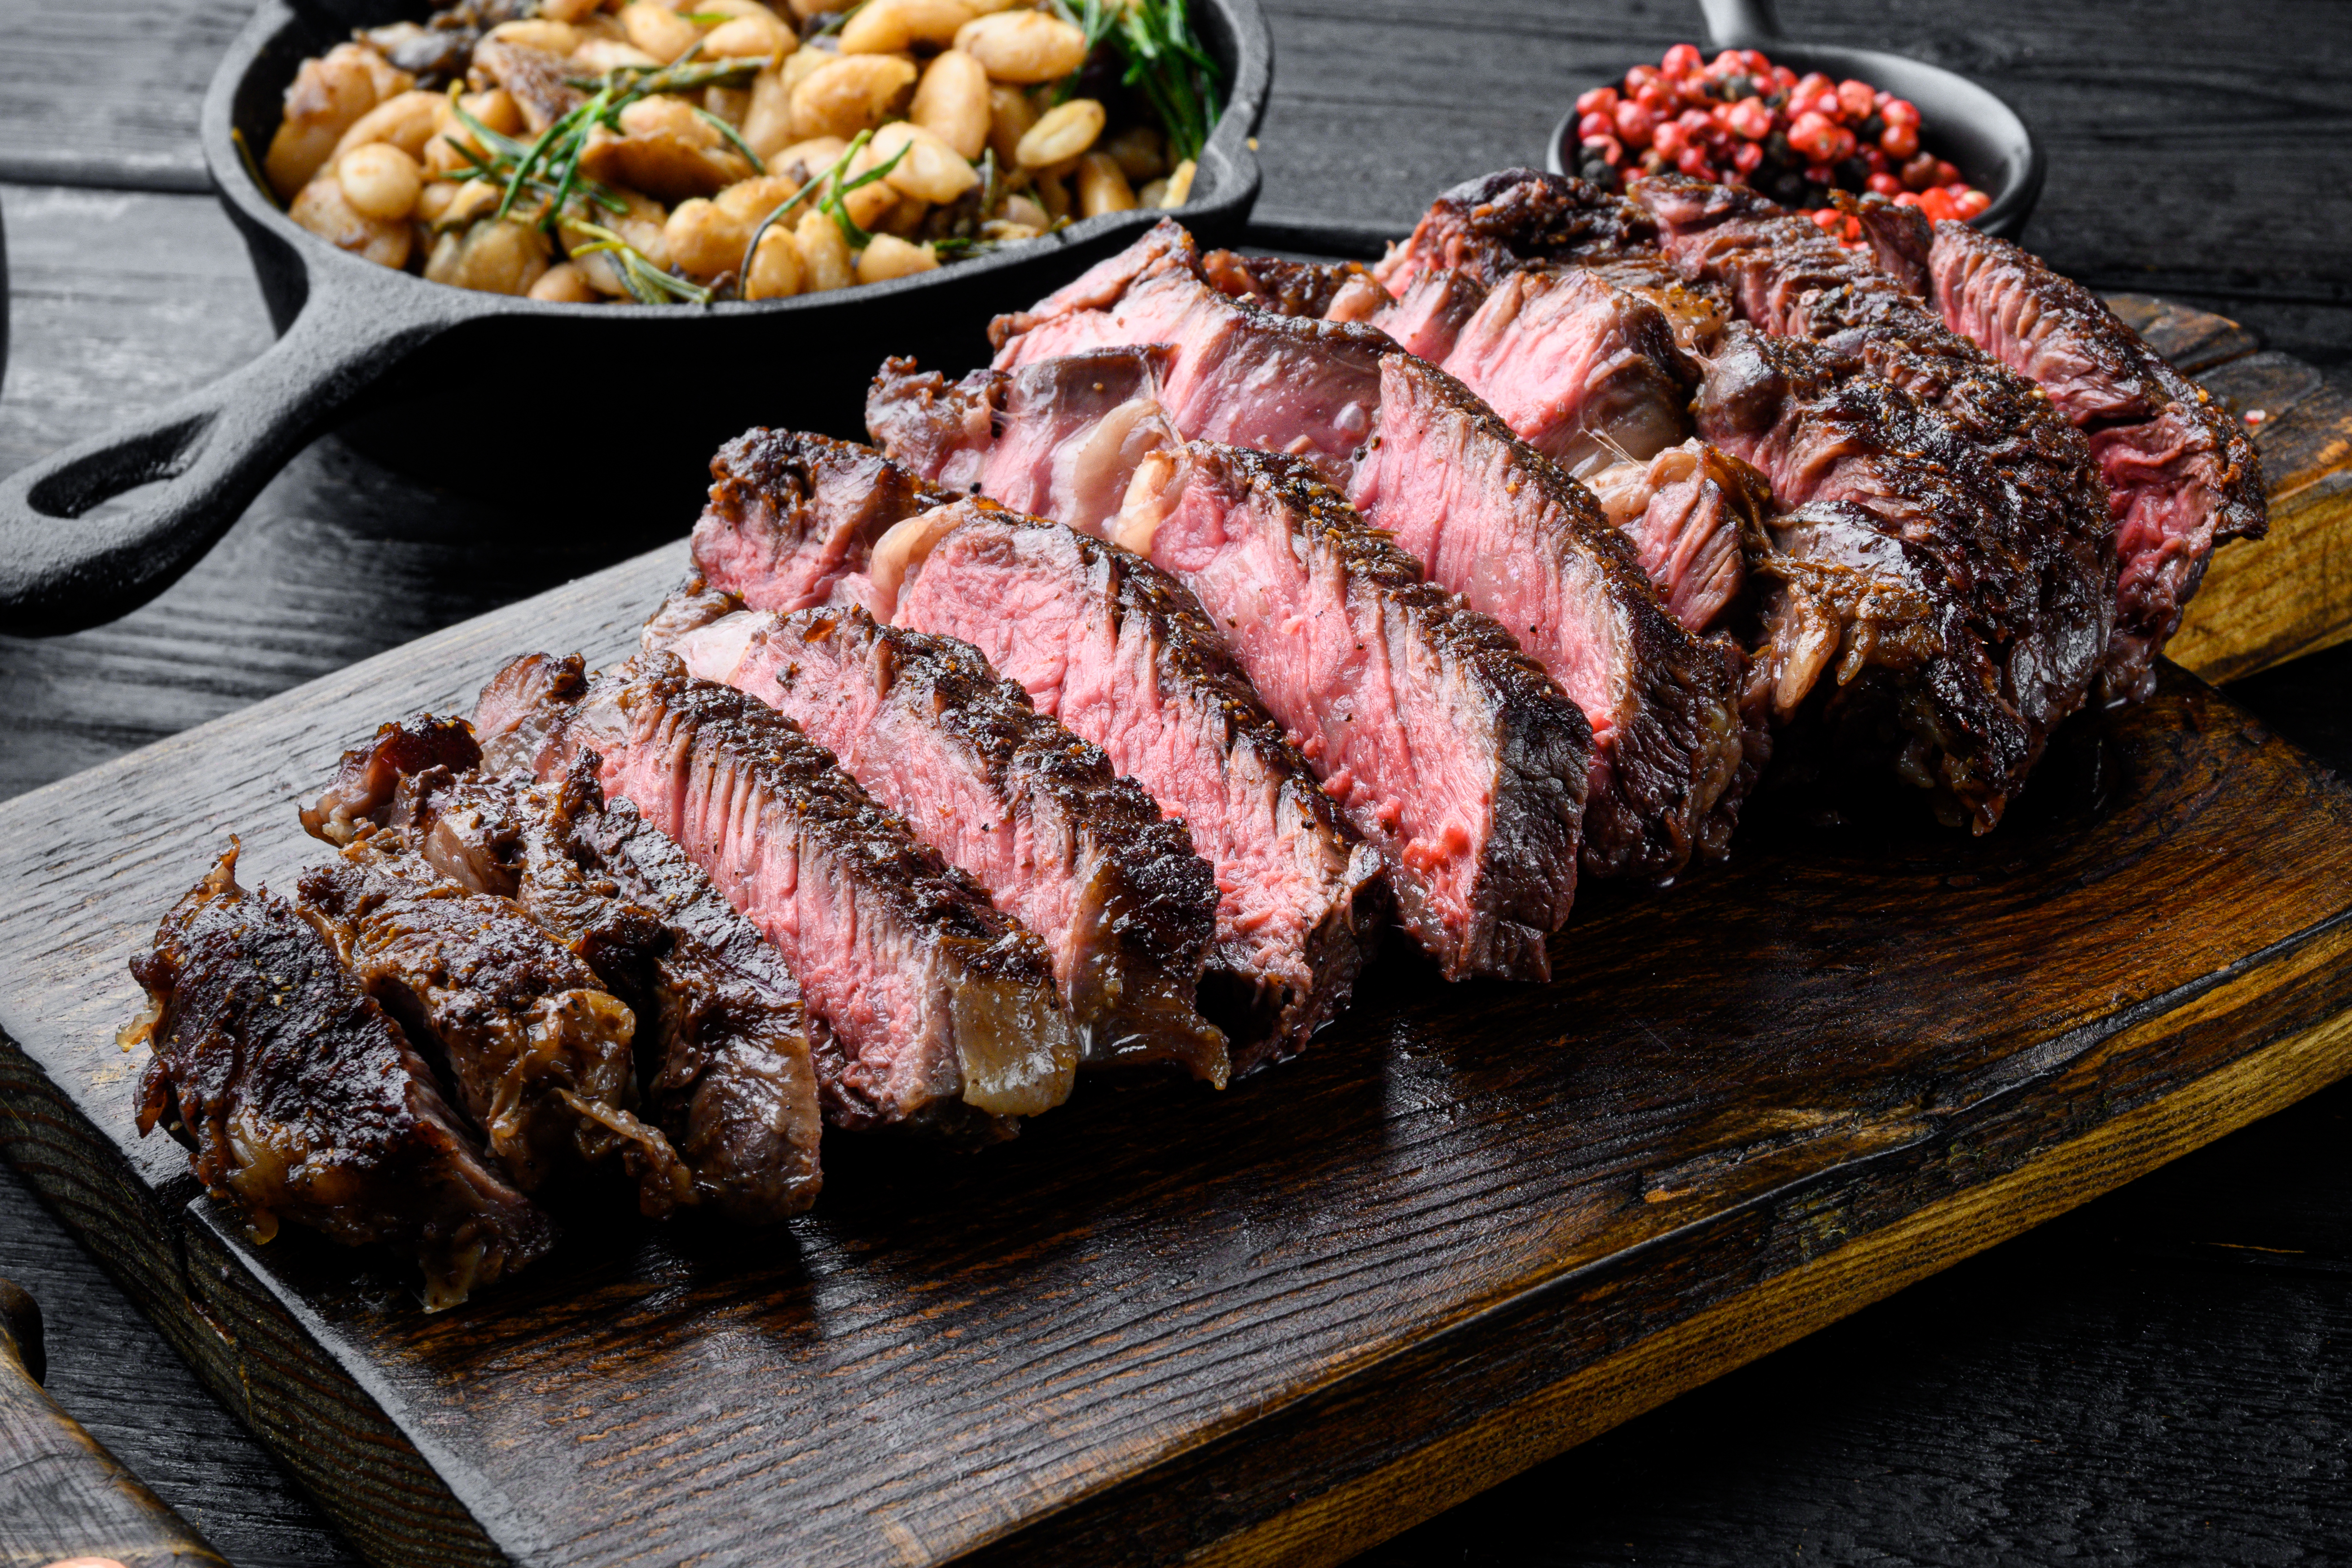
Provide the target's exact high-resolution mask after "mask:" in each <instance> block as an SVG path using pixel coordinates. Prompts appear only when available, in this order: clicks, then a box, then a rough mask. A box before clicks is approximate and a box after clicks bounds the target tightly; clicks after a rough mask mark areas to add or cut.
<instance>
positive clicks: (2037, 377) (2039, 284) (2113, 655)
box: [1929, 223, 2270, 701]
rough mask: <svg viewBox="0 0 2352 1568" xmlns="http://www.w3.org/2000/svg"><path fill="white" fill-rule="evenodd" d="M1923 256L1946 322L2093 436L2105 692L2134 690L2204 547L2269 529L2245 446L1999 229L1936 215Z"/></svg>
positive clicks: (2067, 282)
mask: <svg viewBox="0 0 2352 1568" xmlns="http://www.w3.org/2000/svg"><path fill="white" fill-rule="evenodd" d="M1929 260H1930V262H1931V265H1932V269H1933V279H1934V288H1935V299H1936V303H1937V307H1938V308H1939V309H1940V310H1942V312H1943V318H1944V321H1945V322H1946V324H1948V326H1949V327H1950V328H1951V329H1952V330H1953V331H1956V332H1960V333H1963V334H1965V335H1966V336H1967V337H1968V338H1969V339H1970V340H1971V341H1972V342H1975V343H1976V344H1977V345H1978V346H1979V347H1980V348H1982V349H1983V350H1984V351H1985V352H1986V353H1989V354H1990V355H1992V356H1993V357H1994V358H1995V359H1997V360H1999V361H2000V362H2001V363H2003V364H2005V365H2007V366H2009V367H2010V368H2011V370H2014V371H2017V372H2018V373H2020V374H2023V375H2026V376H2030V377H2031V378H2032V380H2033V381H2034V382H2035V383H2036V384H2039V385H2040V386H2041V388H2042V391H2043V392H2045V393H2047V394H2048V395H2049V397H2050V401H2051V403H2052V404H2053V405H2055V406H2056V408H2057V410H2058V412H2059V413H2060V414H2062V415H2063V416H2065V417H2066V418H2068V419H2070V420H2072V421H2073V422H2074V425H2075V426H2078V427H2079V428H2080V429H2081V430H2082V431H2083V433H2084V437H2085V438H2086V439H2087V440H2088V442H2089V445H2090V450H2091V453H2092V456H2093V457H2094V458H2096V459H2097V461H2098V465H2099V471H2100V473H2101V474H2102V475H2103V476H2104V477H2105V480H2106V485H2107V497H2108V501H2109V504H2110V505H2111V507H2112V508H2113V510H2114V514H2115V520H2116V554H2117V556H2118V558H2119V559H2120V561H2121V563H2122V570H2121V574H2120V579H2119V581H2118V583H2117V584H2116V630H2115V636H2114V637H2113V639H2112V640H2111V641H2110V642H2109V643H2108V645H2107V657H2106V662H2105V665H2104V666H2103V667H2102V668H2101V671H2100V688H2101V692H2102V695H2104V696H2105V698H2107V699H2108V700H2111V701H2112V700H2126V699H2130V700H2137V699H2140V698H2144V697H2146V696H2147V694H2148V692H2149V691H2150V690H2152V689H2154V685H2155V680H2156V673H2155V668H2154V665H2155V660H2156V656H2157V654H2158V652H2159V651H2160V650H2161V649H2162V648H2163V647H2164V644H2165V642H2166V639H2168V638H2169V637H2171V636H2172V634H2173V633H2174V632H2176V631H2178V630H2179V629H2180V617H2181V613H2182V611H2183V610H2184V609H2186V608H2187V606H2188V604H2189V597H2190V595H2193V594H2195V593H2196V592H2197V585H2198V584H2199V583H2200V582H2201V581H2202V580H2203V579H2204V575H2205V563H2206V561H2207V560H2208V559H2209V558H2210V556H2211V555H2212V552H2213V548H2214V546H2215V545H2217V544H2221V543H2222V542H2225V541H2228V540H2231V539H2260V538H2261V537H2262V536H2263V533H2264V532H2265V531H2267V530H2268V527H2269V517H2270V510H2269V502H2268V500H2267V499H2266V493H2265V491H2264V489H2263V472H2262V460H2261V458H2259V457H2258V456H2257V455H2256V454H2255V451H2254V445H2253V443H2252V441H2250V440H2248V439H2247V438H2246V433H2245V429H2244V427H2243V426H2241V425H2240V424H2239V423H2238V421H2237V420H2235V419H2233V418H2231V416H2230V415H2229V414H2228V413H2227V412H2226V411H2224V410H2223V409H2221V408H2220V407H2218V406H2216V405H2214V404H2213V403H2212V402H2211V401H2210V400H2209V399H2208V398H2207V397H2206V395H2205V394H2204V393H2203V392H2202V391H2200V389H2199V388H2198V387H2197V386H2196V385H2195V384H2192V383H2191V382H2189V379H2188V378H2187V377H2186V376H2183V375H2182V374H2180V373H2179V371H2176V370H2174V369H2173V368H2172V367H2171V366H2170V365H2168V364H2167V363H2164V361H2163V360H2162V359H2161V358H2159V357H2158V355H2157V353H2156V352H2155V351H2154V350H2152V349H2150V348H2149V347H2148V346H2147V344H2146V343H2145V342H2141V341H2140V336H2139V334H2138V333H2137V332H2135V331H2132V330H2131V329H2130V328H2129V327H2127V326H2126V325H2124V323H2123V322H2121V321H2117V320H2116V317H2115V313H2114V312H2113V311H2111V310H2108V309H2107V308H2106V306H2105V304H2104V303H2102V302H2101V301H2100V300H2099V298H2098V296H2096V295H2095V294H2093V293H2092V292H2091V291H2090V290H2089V289H2085V288H2084V287H2083V286H2082V285H2081V284H2079V283H2077V282H2075V281H2074V279H2070V278H2063V277H2061V276H2059V275H2058V274H2057V273H2055V272H2053V271H2051V270H2050V268H2047V267H2045V266H2043V265H2042V262H2041V261H2040V260H2039V259H2037V258H2034V257H2032V256H2030V255H2028V254H2026V252H2024V251H2022V250H2020V249H2019V248H2018V247H2016V246H2013V245H2011V244H2010V243H2009V242H2008V241H2007V240H2003V239H1996V238H1994V237H1991V236H1990V235H1985V234H1979V233H1978V232H1977V231H1976V230H1975V229H1973V228H1970V227H1969V226H1968V225H1966V224H1960V223H1942V224H1938V225H1937V226H1936V230H1935V238H1934V242H1933V248H1932V250H1931V251H1930V253H1929Z"/></svg>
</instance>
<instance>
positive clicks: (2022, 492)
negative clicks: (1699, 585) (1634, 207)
mask: <svg viewBox="0 0 2352 1568" xmlns="http://www.w3.org/2000/svg"><path fill="white" fill-rule="evenodd" d="M1633 194H1634V195H1635V197H1636V198H1637V199H1639V200H1640V201H1642V202H1643V204H1644V205H1647V206H1648V207H1649V208H1650V209H1651V211H1652V212H1653V213H1654V215H1656V216H1657V219H1658V224H1659V228H1660V231H1661V234H1662V243H1663V245H1664V248H1665V251H1666V253H1667V255H1668V256H1669V257H1671V258H1673V259H1674V261H1675V264H1676V266H1677V267H1679V268H1681V269H1682V270H1683V272H1684V273H1685V275H1686V276H1689V277H1694V278H1702V279H1708V280H1710V281H1713V282H1717V283H1719V284H1721V285H1723V286H1724V287H1725V288H1726V289H1728V290H1729V291H1730V293H1731V295H1732V298H1733V300H1734V301H1735V303H1736V304H1737V307H1738V311H1739V313H1740V314H1741V315H1742V316H1743V317H1745V318H1746V319H1747V320H1748V321H1751V322H1754V323H1755V324H1756V325H1757V326H1759V327H1760V328H1762V329H1764V330H1765V331H1769V332H1773V333H1776V334H1780V335H1784V336H1790V337H1797V338H1809V339H1812V340H1814V341H1816V342H1821V343H1822V344H1824V345H1825V346H1826V347H1828V348H1830V349H1831V350H1832V351H1834V352H1836V353H1841V354H1847V355H1851V356H1853V359H1854V360H1855V361H1856V362H1857V363H1859V364H1860V365H1861V366H1862V367H1864V369H1866V370H1868V371H1870V372H1872V373H1874V374H1877V375H1881V376H1883V377H1885V379H1886V380H1887V381H1889V382H1891V383H1893V384H1895V386H1897V387H1899V388H1901V389H1902V390H1903V391H1904V392H1905V393H1906V394H1908V395H1910V396H1911V397H1913V398H1915V399H1916V400H1917V402H1918V404H1919V405H1921V408H1922V410H1923V412H1924V414H1925V416H1926V417H1927V421H1928V422H1930V423H1932V422H1936V421H1941V422H1943V423H1945V424H1946V425H1948V426H1949V427H1950V429H1951V432H1952V435H1953V437H1955V439H1954V440H1953V441H1950V442H1947V443H1944V447H1945V449H1947V450H1948V451H1950V452H1952V453H1954V454H1956V455H1965V456H1966V457H1967V458H1968V468H1969V477H1968V478H1966V479H1964V480H1963V482H1965V483H1970V484H1973V485H1976V486H1977V487H1978V488H1979V489H1984V490H1985V491H1986V492H1987V494H1988V496H1989V497H1990V501H1991V504H1992V505H1994V506H1995V507H1997V508H1998V509H2000V510H2002V511H2004V512H2006V513H2008V514H2010V515H2011V517H2012V518H2013V519H2014V526H2013V527H2012V528H2011V529H2010V530H2008V531H2007V532H2008V538H2007V544H2008V548H2009V549H2010V551H2011V553H2010V554H2009V555H2008V556H2007V557H2006V558H2005V559H2003V560H2001V561H1999V562H1997V563H1996V562H1992V561H1989V560H1988V561H1986V562H1984V563H1983V565H1982V566H1981V567H1980V571H1981V572H1984V573H1989V574H1992V576H1993V577H1995V578H1998V579H2000V583H1999V586H1998V588H1993V587H1991V586H1990V583H1989V584H1988V591H1989V592H1998V593H2000V594H2001V595H2004V597H2005V598H2006V599H2007V601H2008V602H2007V603H2006V604H2004V605H2002V606H2000V608H1999V609H1998V610H1997V611H1995V612H1994V613H1995V614H1996V615H1998V616H2000V618H2001V619H2003V620H2004V621H2006V622H2007V623H2008V624H2009V626H2010V627H2011V635H2008V636H2005V637H2003V638H2002V641H2003V642H2004V643H2005V644H2006V645H2008V646H2009V647H2011V648H2013V649H2017V650H2021V651H2022V652H2023V653H2024V654H2025V655H2026V657H2025V658H2011V660H2010V661H2009V663H2008V666H2007V668H2006V669H2005V675H2006V678H2007V688H2006V695H2007V696H2008V697H2009V699H2010V700H2012V701H2014V702H2015V703H2016V704H2017V706H2018V708H2019V710H2020V712H2021V716H2022V718H2023V721H2024V723H2025V726H2026V729H2027V731H2028V733H2029V735H2030V737H2031V739H2032V744H2031V746H2030V748H2029V750H2030V751H2032V752H2038V751H2039V749H2040V742H2041V740H2042V737H2044V736H2046V735H2047V734H2048V732H2049V731H2050V730H2051V729H2052V728H2053V727H2055V726H2056V725H2057V724H2058V723H2059V722H2061V721H2063V720H2064V719H2065V718H2067V717H2068V716H2069V715H2070V714H2072V713H2073V712H2074V711H2075V710H2077V709H2078V708H2080V707H2081V706H2082V704H2083V702H2084V700H2085V698H2086V697H2087V696H2088V694H2089V692H2090V689H2091V685H2092V682H2093V680H2094V679H2095V677H2096V675H2097V672H2098V668H2099V665H2100V661H2101V659H2102V658H2103V656H2104V655H2105V650H2106V646H2107V640H2108V635H2109V633H2110V631H2111V629H2112V627H2113V625H2114V618H2115V606H2116V556H2115V525H2114V521H2113V519H2112V518H2111V516H2110V515H2109V510H2108V502H2107V493H2106V488H2105V485H2104V484H2103V483H2102V481H2101V479H2100V477H2099V470H2098V468H2097V465H2096V464H2095V463H2094V462H2093V461H2092V458H2091V453H2090V448H2089V447H2088V446H2087V445H2086V444H2085V443H2084V439H2083V437H2082V435H2081V433H2080V432H2078V431H2077V430H2076V429H2075V428H2074V426H2072V425H2070V424H2069V423H2067V421H2066V420H2065V419H2063V418H2062V417H2060V416H2059V415H2058V414H2057V413H2056V411H2055V410H2053V408H2052V406H2051V404H2050V400H2049V399H2048V398H2047V397H2046V396H2044V395H2042V393H2041V391H2040V389H2038V388H2037V387H2035V386H2034V384H2032V382H2030V381H2028V380H2026V379H2025V378H2024V377H2022V376H2021V375H2019V374H2016V373H2015V372H2013V371H2011V370H2010V369H2009V368H2008V367H2006V366H2004V365H2001V364H2000V363H1996V362H1995V361H1993V360H1991V359H1990V358H1988V357H1987V356H1986V355H1985V354H1984V353H1983V352H1982V351H1980V350H1979V349H1978V348H1977V346H1976V345H1975V344H1974V343H1971V342H1969V341H1968V340H1967V339H1966V338H1964V337H1962V336H1960V335H1959V334H1958V333H1957V332H1954V331H1951V330H1950V329H1949V328H1948V327H1946V326H1945V325H1944V323H1943V321H1942V320H1941V319H1940V318H1939V317H1938V316H1937V314H1936V313H1935V311H1934V310H1932V309H1930V308H1929V307H1927V305H1926V304H1925V303H1924V302H1923V301H1921V300H1918V299H1917V298H1916V297H1915V296H1913V295H1911V294H1909V293H1907V292H1906V291H1905V289H1904V288H1903V287H1902V285H1901V284H1900V283H1899V282H1898V281H1897V280H1896V279H1895V278H1894V277H1893V276H1892V275H1890V274H1888V273H1886V272H1885V271H1884V270H1882V269H1881V268H1878V267H1876V266H1874V264H1872V263H1871V262H1870V261H1869V260H1867V259H1865V258H1862V257H1859V256H1856V255H1854V254H1853V253H1851V252H1849V251H1847V250H1845V249H1844V248H1843V247H1841V246H1840V245H1839V244H1838V243H1837V242H1836V241H1834V240H1832V239H1831V238H1830V237H1828V235H1826V234H1825V233H1824V232H1823V231H1822V229H1821V228H1820V227H1819V226H1817V225H1815V224H1813V223H1812V222H1811V221H1810V220H1809V219H1807V218H1804V217H1802V216H1798V215H1796V214H1793V213H1787V212H1783V211H1782V210H1781V209H1780V208H1779V207H1778V206H1775V205H1773V204H1772V203H1770V202H1769V201H1767V200H1765V199H1764V198H1763V197H1762V196H1760V195H1757V194H1756V193H1754V192H1752V191H1747V190H1738V189H1733V188H1730V187H1727V186H1721V185H1711V184H1705V183H1703V182H1700V181H1696V180H1689V179H1685V178H1682V177H1681V176H1679V175H1660V176H1657V177H1654V178H1652V179H1647V180H1642V181H1637V182H1636V183H1635V184H1634V186H1633ZM1874 224H1876V225H1877V226H1879V227H1880V228H1891V227H1894V226H1901V225H1906V224H1908V225H1912V226H1916V227H1915V232H1914V233H1913V235H1912V237H1911V238H1910V239H1909V240H1907V241H1904V242H1902V247H1904V248H1906V249H1911V250H1916V249H1918V248H1922V247H1923V246H1924V243H1925V241H1924V238H1923V237H1922V236H1921V234H1920V233H1918V232H1917V231H1918V230H1924V227H1925V224H1926V220H1925V219H1924V218H1921V217H1919V216H1917V215H1916V214H1915V213H1911V212H1908V211H1903V212H1892V213H1890V212H1889V211H1887V210H1885V209H1884V208H1876V207H1874ZM1720 363H1721V362H1720V360H1718V361H1717V364H1718V365H1719V364H1720ZM1702 433H1704V431H1703V432H1702ZM1782 478H1783V477H1782V475H1780V473H1778V472H1775V473H1773V475H1772V479H1773V488H1774V490H1775V492H1776V493H1777V494H1778V495H1779V496H1780V500H1781V502H1782V503H1783V504H1784V505H1798V504H1801V503H1802V502H1803V500H1806V499H1808V498H1807V497H1806V496H1804V495H1802V494H1797V493H1792V492H1791V491H1790V489H1789V488H1788V487H1787V486H1785V485H1784V484H1783V483H1782ZM1800 488H1802V487H1801V486H1800ZM1994 492H1997V494H1996V493H1994ZM1985 542H1986V543H1988V544H1990V542H1991V541H1990V539H1989V538H1988V539H1987V540H1986V541H1985Z"/></svg>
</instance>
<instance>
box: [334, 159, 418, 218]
mask: <svg viewBox="0 0 2352 1568" xmlns="http://www.w3.org/2000/svg"><path fill="white" fill-rule="evenodd" d="M335 182H336V184H340V185H341V186H342V187H343V199H344V200H345V201H347V202H349V203H351V204H352V210H353V211H355V212H357V213H359V214H360V215H361V216H363V217H373V218H404V217H406V216H408V215H409V214H410V213H411V212H412V211H414V210H415V206H416V197H417V195H418V193H419V192H421V191H422V190H423V189H424V185H425V181H424V176H423V174H422V172H421V171H420V170H419V169H418V168H417V167H416V160H415V159H414V158H412V157H410V156H409V155H408V154H407V153H404V152H402V151H401V150H400V149H399V148H397V147H394V146H393V145H392V144H391V143H390V142H369V143H368V144H367V145H366V146H364V147H354V148H352V150H351V151H350V152H348V153H344V154H343V155H342V157H341V159H339V160H338V161H337V162H336V164H335Z"/></svg>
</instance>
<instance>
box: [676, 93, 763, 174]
mask: <svg viewBox="0 0 2352 1568" xmlns="http://www.w3.org/2000/svg"><path fill="white" fill-rule="evenodd" d="M694 111H695V112H696V113H697V114H699V115H700V116H702V118H703V119H705V120H707V121H710V128H711V129H712V130H713V131H716V132H719V134H720V135H721V136H724V137H726V138H727V140H728V141H729V142H732V143H733V144H734V147H735V151H737V152H738V153H742V154H743V157H744V160H745V161H746V162H748V163H750V164H751V173H753V174H766V173H767V172H768V165H767V164H766V163H762V162H761V159H760V154H758V153H754V152H752V151H751V143H750V142H746V141H744V140H743V133H742V132H740V131H738V130H736V129H735V128H734V127H733V126H732V125H730V124H728V123H727V121H724V120H721V119H719V116H717V115H715V114H713V113H711V112H710V110H707V109H705V108H703V107H702V106H701V105H700V104H696V105H695V106H694Z"/></svg>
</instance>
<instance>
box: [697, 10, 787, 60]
mask: <svg viewBox="0 0 2352 1568" xmlns="http://www.w3.org/2000/svg"><path fill="white" fill-rule="evenodd" d="M799 44H800V40H799V39H798V38H796V37H793V33H792V31H791V29H789V28H787V27H786V26H784V25H783V24H782V22H779V21H778V20H776V18H775V17H773V16H738V17H736V18H735V19H734V20H732V21H729V22H721V23H719V25H718V26H715V27H713V28H711V29H710V31H709V32H707V33H705V34H703V35H702V52H703V53H704V54H705V55H706V56H708V57H709V58H712V59H747V58H748V59H768V58H772V57H774V56H777V55H781V54H783V53H784V52H786V51H787V50H789V49H793V48H796V47H799Z"/></svg>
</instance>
